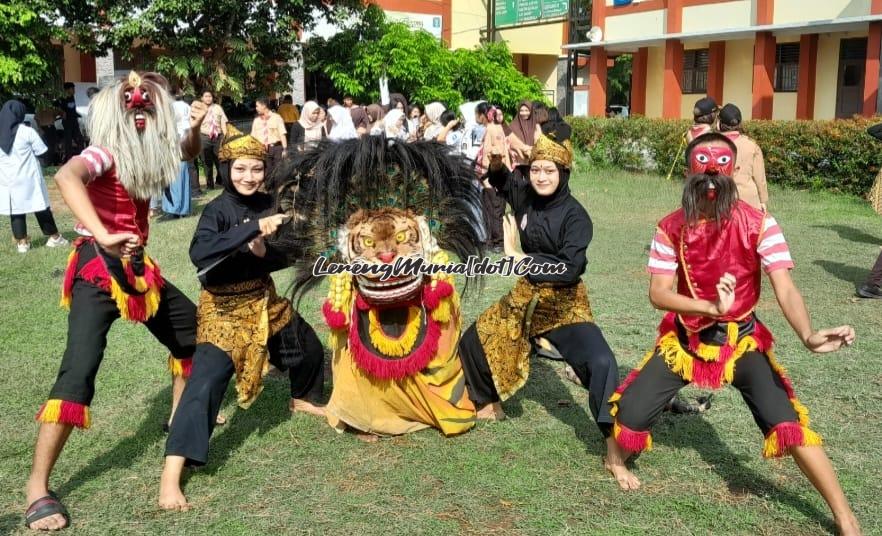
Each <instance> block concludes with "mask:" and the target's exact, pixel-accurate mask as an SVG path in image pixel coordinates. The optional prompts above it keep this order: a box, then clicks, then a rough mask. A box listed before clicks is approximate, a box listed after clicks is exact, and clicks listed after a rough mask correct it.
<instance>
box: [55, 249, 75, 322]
mask: <svg viewBox="0 0 882 536" xmlns="http://www.w3.org/2000/svg"><path fill="white" fill-rule="evenodd" d="M78 252H79V250H77V248H73V249H72V250H71V251H70V254H69V255H68V256H67V262H66V263H65V264H64V266H65V268H64V276H63V277H65V278H66V277H67V271H68V270H70V269H71V268H70V263H72V262H73V260H74V257H76V255H77V253H78ZM74 269H76V266H74ZM64 290H65V289H64V283H62V285H61V303H60V304H59V305H61V307H64V308H65V309H68V310H70V301H71V298H72V296H71V295H70V294H68V295H67V296H65V295H64Z"/></svg>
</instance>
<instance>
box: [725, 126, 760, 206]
mask: <svg viewBox="0 0 882 536" xmlns="http://www.w3.org/2000/svg"><path fill="white" fill-rule="evenodd" d="M733 141H734V142H735V147H736V148H737V149H738V154H737V156H736V157H735V177H734V179H735V185H736V186H738V197H740V198H741V200H742V201H744V202H745V203H747V204H749V205H750V206H752V207H754V208H756V209H761V207H760V204H763V205H767V204H768V202H769V190H768V188H767V186H766V164H765V162H763V151H762V149H760V148H759V145H757V144H756V142H755V141H753V140H752V139H750V138H748V137H747V136H745V135H744V134H741V135H740V136H738V137H737V138H735V140H733Z"/></svg>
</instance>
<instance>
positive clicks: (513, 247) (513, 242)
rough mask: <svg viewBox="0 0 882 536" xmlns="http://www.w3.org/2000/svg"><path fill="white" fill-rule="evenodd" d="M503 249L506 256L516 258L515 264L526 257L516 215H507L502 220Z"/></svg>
mask: <svg viewBox="0 0 882 536" xmlns="http://www.w3.org/2000/svg"><path fill="white" fill-rule="evenodd" d="M502 233H503V234H502V236H503V238H502V247H503V250H504V251H505V254H506V255H507V256H509V257H514V260H515V262H517V261H519V260H521V259H523V258H524V257H526V255H524V251H523V250H522V249H521V235H520V233H518V224H517V222H516V221H515V217H514V214H506V215H505V217H504V218H502Z"/></svg>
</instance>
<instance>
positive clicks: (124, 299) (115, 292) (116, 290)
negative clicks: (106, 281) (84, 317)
mask: <svg viewBox="0 0 882 536" xmlns="http://www.w3.org/2000/svg"><path fill="white" fill-rule="evenodd" d="M139 292H140V291H139ZM159 296H160V292H159V288H158V287H153V288H151V289H150V290H148V291H147V292H146V293H145V294H144V309H145V311H146V318H151V317H153V315H155V314H156V311H158V310H159ZM110 297H111V298H113V300H114V301H115V302H116V308H117V309H119V314H120V316H121V317H122V318H124V319H126V320H131V319H132V318H131V316H129V302H128V298H129V295H128V294H126V292H125V291H124V290H123V289H122V287H120V286H119V283H117V282H116V279H114V278H113V277H111V278H110Z"/></svg>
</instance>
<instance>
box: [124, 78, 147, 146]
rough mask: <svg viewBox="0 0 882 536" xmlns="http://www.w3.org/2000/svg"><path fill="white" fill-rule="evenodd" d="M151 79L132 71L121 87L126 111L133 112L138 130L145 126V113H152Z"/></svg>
mask: <svg viewBox="0 0 882 536" xmlns="http://www.w3.org/2000/svg"><path fill="white" fill-rule="evenodd" d="M150 85H151V81H149V80H145V79H142V78H141V77H140V76H139V75H138V73H136V72H135V71H132V72H130V73H129V78H128V81H127V83H126V84H125V86H124V87H123V100H124V103H125V107H126V111H127V112H129V113H132V114H134V120H135V128H136V129H137V130H138V132H141V131H143V130H144V128H145V127H146V126H147V114H148V113H153V109H154V105H153V101H152V100H151V93H152V91H151V89H150V87H149V86H150Z"/></svg>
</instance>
